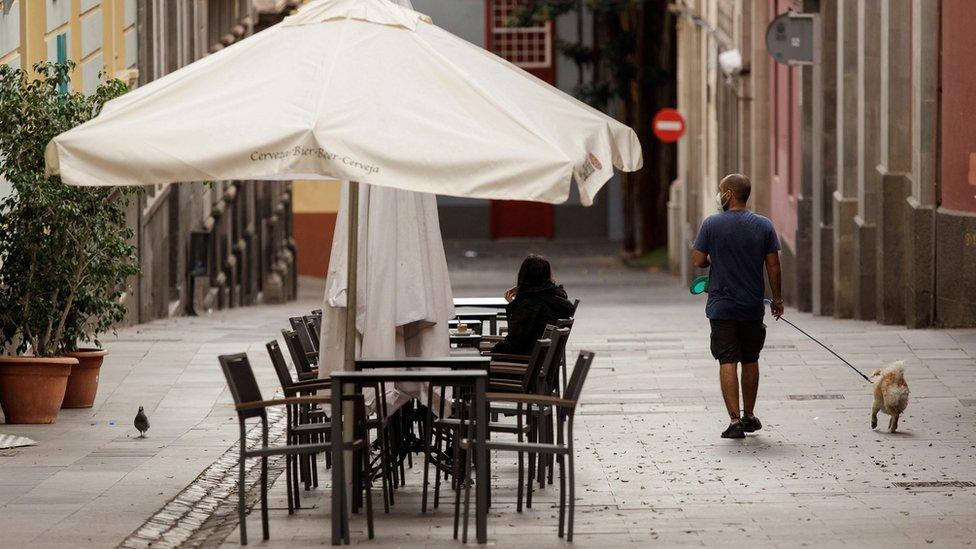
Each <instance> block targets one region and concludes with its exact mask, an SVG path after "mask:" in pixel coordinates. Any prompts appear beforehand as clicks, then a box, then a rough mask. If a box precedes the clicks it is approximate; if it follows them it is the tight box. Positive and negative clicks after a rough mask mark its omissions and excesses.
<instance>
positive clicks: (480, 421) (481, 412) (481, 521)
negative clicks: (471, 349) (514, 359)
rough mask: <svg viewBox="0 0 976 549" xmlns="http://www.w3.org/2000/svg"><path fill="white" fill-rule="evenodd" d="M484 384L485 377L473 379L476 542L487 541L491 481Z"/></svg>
mask: <svg viewBox="0 0 976 549" xmlns="http://www.w3.org/2000/svg"><path fill="white" fill-rule="evenodd" d="M485 385H486V379H485V378H479V379H477V380H476V381H475V389H474V420H475V429H476V435H475V448H474V450H475V460H476V462H475V463H476V464H477V470H476V471H475V474H476V475H477V480H476V481H475V483H476V486H477V487H478V494H477V501H476V509H475V524H476V526H477V536H478V543H488V483H489V482H491V479H490V476H489V474H488V449H487V448H486V447H485V440H486V439H487V434H488V414H487V413H486V412H487V409H486V408H487V407H486V406H485Z"/></svg>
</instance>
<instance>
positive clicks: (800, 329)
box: [765, 299, 871, 383]
mask: <svg viewBox="0 0 976 549" xmlns="http://www.w3.org/2000/svg"><path fill="white" fill-rule="evenodd" d="M765 301H766V303H769V302H770V301H769V300H768V299H766V300H765ZM779 320H782V321H783V322H785V323H787V324H789V325H790V326H793V327H794V328H796V331H798V332H800V333H801V334H803V335H805V336H807V337H809V338H810V339H812V340H814V341H816V342H817V345H820V346H821V347H823V348H824V349H827V352H829V353H830V354H832V355H834V356H835V357H837V358H839V359H840V361H841V362H843V363H844V364H847V366H848V367H850V369H851V370H854V371H855V372H857V375H859V376H861V377H863V378H864V381H867V382H868V383H871V378H869V377H868V376H866V375H864V374H863V373H861V371H860V370H858V369H857V368H855V367H854V365H853V364H851V363H850V362H848V361H846V360H844V357H842V356H840V355H839V354H837V353H835V352H834V350H833V349H831V348H830V347H828V346H826V345H824V344H823V343H821V341H820V340H819V339H817V338H815V337H813V336H812V335H810V334H808V333H806V332H805V331H803V328H800V327H799V326H797V325H796V324H793V323H792V322H790V321H789V320H787V319H786V318H784V317H782V316H781V317H779Z"/></svg>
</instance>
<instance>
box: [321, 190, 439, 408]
mask: <svg viewBox="0 0 976 549" xmlns="http://www.w3.org/2000/svg"><path fill="white" fill-rule="evenodd" d="M347 193H348V186H347V185H345V184H343V189H342V197H343V200H342V202H341V203H340V204H341V205H340V209H339V215H338V218H337V221H336V229H335V235H334V238H333V241H332V254H331V256H330V258H329V271H328V276H327V280H326V291H325V303H323V306H322V311H323V314H322V334H321V346H320V352H319V377H323V378H327V377H329V375H330V374H331V373H332V372H333V371H335V370H341V369H343V367H344V365H343V349H344V348H345V338H346V332H345V326H346V323H345V319H346V311H347V308H346V296H347V284H346V279H347V272H348V271H347V269H348V263H347V258H346V252H347V250H346V245H347V242H348V236H349V225H348V208H347V206H346V200H345V199H346V198H347ZM359 198H360V201H359V221H360V222H359V233H358V242H359V254H358V255H359V257H358V259H359V260H358V266H357V277H358V279H359V285H358V292H357V298H356V304H357V310H356V334H357V341H358V345H357V352H356V356H357V357H360V358H400V357H443V356H447V355H448V354H450V337H449V334H448V331H447V323H448V320H450V319H451V318H453V317H454V304H453V301H454V300H453V296H452V292H451V281H450V277H449V275H448V270H447V259H446V258H445V256H444V246H443V243H442V242H441V233H440V223H439V221H438V215H437V200H436V197H434V195H431V194H425V193H414V192H410V191H403V190H400V189H391V188H387V187H374V186H372V185H362V186H361V187H360V196H359ZM435 396H436V395H435ZM366 398H367V399H370V398H372V393H368V394H367V395H366ZM411 398H417V399H420V400H421V401H422V402H424V403H425V404H430V403H427V402H426V398H427V393H426V387H425V386H423V385H421V384H417V383H397V384H395V385H392V386H388V387H387V394H386V401H387V411H388V413H392V412H394V411H396V409H397V408H399V407H400V406H402V405H403V404H404V403H406V402H408V401H409V400H410V399H411ZM367 404H368V405H369V404H370V403H369V402H367ZM433 409H435V410H437V409H439V407H438V405H437V403H436V402H435V403H434V408H433Z"/></svg>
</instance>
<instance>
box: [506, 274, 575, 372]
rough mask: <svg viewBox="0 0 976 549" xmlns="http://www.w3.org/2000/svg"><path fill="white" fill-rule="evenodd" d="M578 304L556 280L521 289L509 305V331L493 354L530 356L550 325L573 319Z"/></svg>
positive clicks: (507, 308) (507, 312) (507, 314)
mask: <svg viewBox="0 0 976 549" xmlns="http://www.w3.org/2000/svg"><path fill="white" fill-rule="evenodd" d="M574 308H575V307H574V305H573V303H572V302H571V301H569V299H567V297H566V290H564V289H563V287H562V286H557V285H556V284H555V283H553V282H545V283H543V284H540V285H538V286H535V287H531V288H526V289H519V290H518V293H517V294H516V296H515V299H513V300H512V302H511V303H509V304H508V306H506V307H505V315H506V316H507V317H508V334H507V335H506V336H505V339H503V340H502V341H499V342H498V343H497V344H495V347H494V348H492V352H493V353H508V354H517V355H527V354H530V353H532V348H533V347H534V346H535V341H536V340H537V339H539V338H541V337H542V334H543V333H544V332H545V331H546V325H547V324H555V323H556V321H557V320H560V319H563V318H570V317H572V316H573V314H574V313H575V311H574Z"/></svg>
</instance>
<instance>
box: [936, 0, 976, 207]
mask: <svg viewBox="0 0 976 549" xmlns="http://www.w3.org/2000/svg"><path fill="white" fill-rule="evenodd" d="M974 8H976V6H974V3H973V1H972V0H943V2H942V82H941V84H942V101H941V103H940V109H941V113H940V115H941V119H942V131H941V135H940V136H939V137H940V139H941V141H942V147H941V155H940V158H939V161H940V162H939V163H940V166H941V168H940V169H941V174H940V181H941V187H942V193H941V194H942V204H941V205H942V207H943V208H949V209H951V210H959V211H964V212H973V213H976V124H974V123H973V120H974V119H976V70H974V67H973V52H976V32H973V27H974V26H976V9H974Z"/></svg>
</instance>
